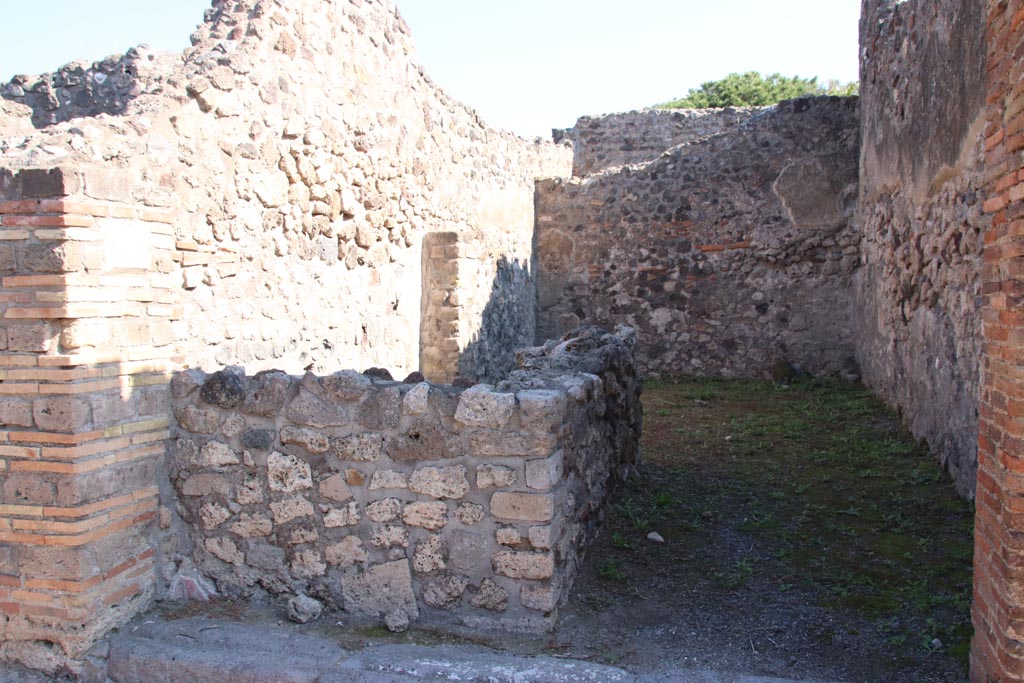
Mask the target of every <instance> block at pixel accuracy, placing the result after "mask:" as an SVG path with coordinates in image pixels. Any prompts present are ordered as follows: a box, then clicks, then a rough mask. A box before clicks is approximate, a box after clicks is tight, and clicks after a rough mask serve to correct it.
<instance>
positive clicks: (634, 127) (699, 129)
mask: <svg viewBox="0 0 1024 683" xmlns="http://www.w3.org/2000/svg"><path fill="white" fill-rule="evenodd" d="M766 109H769V108H767V107H726V108H724V109H643V110H641V111H630V112H624V113H622V114H606V115H604V116H583V117H580V119H579V120H577V121H576V125H575V126H573V127H572V128H568V129H565V130H555V131H552V133H553V136H554V139H555V142H562V141H565V140H568V141H570V142H572V150H573V161H572V174H573V175H574V176H585V175H590V174H591V173H599V172H601V171H603V170H605V169H609V168H615V167H617V166H624V165H626V164H641V163H645V162H648V161H654V160H655V159H657V158H658V157H659V156H661V155H662V154H664V153H665V151H666V150H668V149H671V148H672V147H675V146H676V145H681V144H684V143H687V142H694V141H695V140H699V139H700V138H704V137H707V136H709V135H716V134H719V133H722V132H723V131H727V130H729V129H731V128H734V127H735V126H738V125H739V124H741V123H744V122H746V121H749V120H750V119H751V118H752V117H753V116H755V115H757V114H758V113H761V112H764V111H765V110H766Z"/></svg>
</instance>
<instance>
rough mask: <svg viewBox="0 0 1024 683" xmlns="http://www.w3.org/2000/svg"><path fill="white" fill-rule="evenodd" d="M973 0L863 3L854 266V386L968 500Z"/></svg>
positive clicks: (976, 234)
mask: <svg viewBox="0 0 1024 683" xmlns="http://www.w3.org/2000/svg"><path fill="white" fill-rule="evenodd" d="M983 4H984V3H983V2H982V0H971V1H969V2H952V1H949V2H918V1H909V2H892V1H891V0H877V1H876V0H872V1H869V2H865V4H864V13H863V17H862V20H861V21H862V23H861V41H862V47H863V50H862V64H861V110H862V124H861V125H862V138H863V140H864V143H863V148H862V154H861V171H860V176H861V190H860V202H859V215H858V222H859V223H860V225H861V234H862V238H861V250H860V258H861V267H860V269H859V270H858V272H857V274H856V276H855V278H854V289H853V292H854V306H853V310H854V311H855V325H854V326H853V328H852V329H853V332H854V334H855V341H856V347H857V358H858V361H859V362H860V365H861V368H862V372H863V377H864V381H865V383H867V384H868V385H869V386H870V387H871V388H872V389H874V390H875V391H876V392H878V393H879V394H880V395H881V396H882V397H883V398H885V400H886V401H888V402H889V403H890V404H892V405H894V406H896V407H897V408H899V410H900V411H901V412H902V413H903V415H904V416H905V418H906V420H907V422H908V423H909V425H910V427H911V429H912V430H913V432H914V434H915V435H916V436H918V437H919V438H924V439H926V440H927V441H928V443H929V445H930V446H931V448H932V450H933V451H934V452H935V453H937V454H938V456H939V458H940V459H941V461H942V463H943V465H944V466H945V467H946V468H948V469H949V471H950V473H951V475H952V476H953V478H954V480H955V481H956V483H957V487H958V488H959V490H960V491H961V492H962V493H964V494H966V495H972V492H973V489H974V481H975V470H976V457H975V451H976V447H977V419H978V415H977V406H978V380H979V374H980V362H981V317H980V306H981V270H982V267H981V248H982V244H981V240H982V234H983V231H984V229H985V226H986V225H987V222H988V221H987V219H986V217H985V216H984V214H983V212H982V203H983V200H984V195H983V194H982V193H981V191H980V190H981V187H982V184H983V178H984V153H983V152H984V151H983V148H982V124H981V118H980V115H981V110H982V105H983V103H984V74H985V54H984V39H983V35H984V34H983V31H984V20H983V14H984V12H983Z"/></svg>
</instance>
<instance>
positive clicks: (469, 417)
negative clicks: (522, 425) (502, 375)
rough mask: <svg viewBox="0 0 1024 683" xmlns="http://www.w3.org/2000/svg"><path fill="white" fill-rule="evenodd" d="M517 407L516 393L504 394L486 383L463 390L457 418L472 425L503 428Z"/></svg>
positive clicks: (456, 413)
mask: <svg viewBox="0 0 1024 683" xmlns="http://www.w3.org/2000/svg"><path fill="white" fill-rule="evenodd" d="M515 408H516V397H515V394H502V393H498V392H496V391H494V388H493V387H491V386H488V385H486V384H478V385H476V386H475V387H472V388H470V389H467V390H466V391H464V392H462V396H460V397H459V407H458V408H457V409H456V411H455V419H456V420H458V421H459V422H461V423H462V424H465V425H469V426H471V427H485V428H487V429H501V428H502V427H504V426H505V425H506V424H508V421H509V419H510V418H511V417H512V413H513V412H514V411H515Z"/></svg>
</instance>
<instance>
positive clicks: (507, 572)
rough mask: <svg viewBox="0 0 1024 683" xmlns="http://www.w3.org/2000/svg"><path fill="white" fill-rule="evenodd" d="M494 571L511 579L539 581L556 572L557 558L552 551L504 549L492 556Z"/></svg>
mask: <svg viewBox="0 0 1024 683" xmlns="http://www.w3.org/2000/svg"><path fill="white" fill-rule="evenodd" d="M491 566H492V567H493V568H494V572H495V573H496V574H499V575H500V576H506V577H508V578H510V579H530V580H533V581H539V580H541V579H550V578H551V577H552V575H553V574H554V572H555V558H554V556H553V555H551V554H550V553H530V552H518V551H511V550H508V551H502V552H499V553H497V554H495V555H494V557H492V558H491Z"/></svg>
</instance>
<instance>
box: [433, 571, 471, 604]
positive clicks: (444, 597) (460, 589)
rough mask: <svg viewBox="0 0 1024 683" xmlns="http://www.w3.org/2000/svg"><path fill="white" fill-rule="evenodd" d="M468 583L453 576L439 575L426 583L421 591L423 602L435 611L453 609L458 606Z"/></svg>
mask: <svg viewBox="0 0 1024 683" xmlns="http://www.w3.org/2000/svg"><path fill="white" fill-rule="evenodd" d="M468 585H469V581H467V580H466V579H465V577H462V576H455V575H454V574H441V575H440V576H435V577H433V578H432V579H430V580H429V581H427V583H426V586H425V587H424V589H423V602H425V603H427V604H428V605H430V606H431V607H434V608H436V609H454V608H455V607H458V606H459V602H460V601H461V600H462V595H463V594H464V593H465V592H466V586H468Z"/></svg>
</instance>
